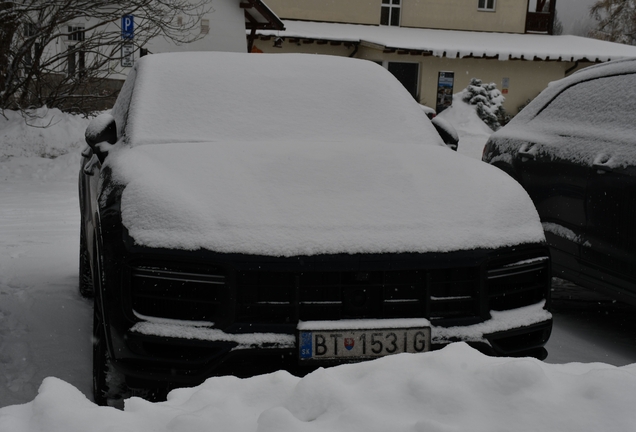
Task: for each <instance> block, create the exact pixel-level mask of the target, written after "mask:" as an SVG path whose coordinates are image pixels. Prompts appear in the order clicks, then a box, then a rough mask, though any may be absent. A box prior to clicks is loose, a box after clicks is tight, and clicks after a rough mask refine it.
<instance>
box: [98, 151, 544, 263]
mask: <svg viewBox="0 0 636 432" xmlns="http://www.w3.org/2000/svg"><path fill="white" fill-rule="evenodd" d="M107 165H108V166H110V168H111V169H112V173H113V179H114V180H115V181H116V182H118V183H120V184H123V185H124V189H123V192H122V196H121V216H122V222H123V224H124V226H125V227H126V228H127V229H128V232H129V234H130V236H131V237H132V238H133V239H134V241H135V243H136V244H138V245H142V246H147V247H161V248H176V249H185V250H196V249H200V248H203V249H208V250H213V251H217V252H228V253H247V254H259V255H269V256H294V255H315V254H327V253H387V252H391V253H399V252H448V251H455V250H463V249H474V248H497V247H502V246H510V245H515V244H520V243H533V242H540V241H543V240H544V236H543V231H542V228H541V224H540V222H539V217H538V215H537V213H536V211H535V209H534V206H533V204H532V202H531V200H530V198H529V197H528V195H527V193H526V192H525V191H524V190H523V188H521V186H519V185H518V184H517V183H516V182H515V181H513V180H512V179H511V178H509V177H508V176H507V175H506V174H505V173H503V172H502V171H500V170H499V169H497V168H494V167H491V166H489V165H487V164H485V163H483V162H481V161H478V160H474V159H469V158H467V157H464V156H462V155H458V154H457V153H455V152H453V151H451V150H449V149H447V148H445V147H441V146H433V145H424V144H421V143H416V144H413V143H390V144H387V143H386V142H364V143H355V142H349V143H344V142H307V141H303V142H302V143H299V142H259V143H254V142H223V143H220V142H212V143H178V144H160V145H142V146H138V147H125V146H123V145H118V146H116V147H115V148H114V149H113V151H112V152H111V155H110V156H109V157H108V158H107Z"/></svg>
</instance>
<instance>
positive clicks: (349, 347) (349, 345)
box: [344, 338, 356, 351]
mask: <svg viewBox="0 0 636 432" xmlns="http://www.w3.org/2000/svg"><path fill="white" fill-rule="evenodd" d="M355 344H356V343H355V341H354V340H353V338H345V340H344V346H345V348H346V349H347V350H349V351H351V350H352V349H353V346H354V345H355Z"/></svg>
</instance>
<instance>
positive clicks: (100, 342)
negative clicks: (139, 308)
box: [93, 307, 131, 408]
mask: <svg viewBox="0 0 636 432" xmlns="http://www.w3.org/2000/svg"><path fill="white" fill-rule="evenodd" d="M129 396H131V395H130V391H129V390H128V387H127V386H126V379H125V377H124V376H123V375H122V374H121V373H119V372H117V370H115V368H114V367H113V366H112V361H111V359H110V355H109V354H108V348H107V347H106V335H105V332H104V324H103V320H102V317H101V314H100V312H99V311H98V310H97V308H96V307H95V308H94V309H93V398H94V400H95V403H96V404H98V405H102V406H113V407H117V408H123V403H124V399H125V398H127V397H129Z"/></svg>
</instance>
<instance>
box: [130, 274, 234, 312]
mask: <svg viewBox="0 0 636 432" xmlns="http://www.w3.org/2000/svg"><path fill="white" fill-rule="evenodd" d="M205 270H206V271H205V272H202V271H196V270H192V271H183V270H178V271H177V270H173V269H170V268H165V267H160V268H159V267H154V268H153V267H133V268H132V269H131V285H132V286H131V301H132V308H133V310H134V311H135V312H136V313H137V314H139V315H144V316H151V317H158V318H169V319H186V320H197V321H214V320H216V318H217V316H218V313H219V307H220V305H221V303H222V301H223V299H224V297H225V292H226V277H225V274H224V273H223V272H222V271H221V270H220V269H205Z"/></svg>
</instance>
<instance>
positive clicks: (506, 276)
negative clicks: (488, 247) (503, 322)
mask: <svg viewBox="0 0 636 432" xmlns="http://www.w3.org/2000/svg"><path fill="white" fill-rule="evenodd" d="M549 263H550V261H549V258H548V257H547V256H546V257H538V258H533V259H528V260H522V261H517V262H515V263H511V264H506V265H502V266H499V267H495V268H490V269H489V270H488V272H487V281H488V295H489V301H490V303H489V305H490V309H491V310H497V311H501V310H507V309H514V308H518V307H522V306H528V305H531V304H535V303H538V302H540V301H541V300H544V299H546V286H549V283H550V281H549V278H550V267H549Z"/></svg>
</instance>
